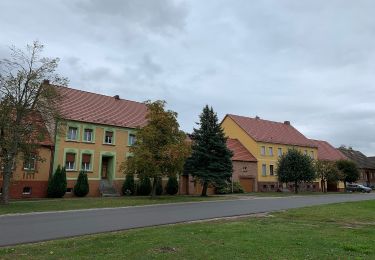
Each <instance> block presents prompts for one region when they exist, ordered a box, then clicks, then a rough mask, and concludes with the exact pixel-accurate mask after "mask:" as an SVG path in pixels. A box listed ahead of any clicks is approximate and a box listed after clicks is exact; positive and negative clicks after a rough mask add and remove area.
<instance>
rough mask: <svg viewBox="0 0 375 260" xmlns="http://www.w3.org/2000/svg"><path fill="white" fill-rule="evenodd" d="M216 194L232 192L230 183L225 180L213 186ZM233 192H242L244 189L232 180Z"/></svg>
mask: <svg viewBox="0 0 375 260" xmlns="http://www.w3.org/2000/svg"><path fill="white" fill-rule="evenodd" d="M215 193H216V194H230V193H232V183H231V182H226V183H225V184H224V185H221V186H218V187H216V188H215ZM233 193H244V189H243V188H242V186H241V184H240V183H239V182H237V181H235V182H233Z"/></svg>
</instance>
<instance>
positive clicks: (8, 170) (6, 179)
mask: <svg viewBox="0 0 375 260" xmlns="http://www.w3.org/2000/svg"><path fill="white" fill-rule="evenodd" d="M12 162H13V160H10V162H7V163H6V164H5V167H4V173H3V192H2V193H3V194H2V195H1V201H0V203H1V204H9V185H10V176H11V175H12V167H13V163H12Z"/></svg>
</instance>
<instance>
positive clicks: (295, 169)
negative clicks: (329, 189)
mask: <svg viewBox="0 0 375 260" xmlns="http://www.w3.org/2000/svg"><path fill="white" fill-rule="evenodd" d="M277 176H278V179H279V182H284V183H288V182H293V183H294V186H295V193H298V186H299V184H300V183H301V182H311V181H313V180H314V179H315V178H316V173H315V169H314V165H313V160H312V159H311V158H310V157H309V156H307V155H305V154H302V153H301V152H300V151H298V150H297V149H290V150H289V151H288V152H287V153H286V154H284V155H283V156H281V157H280V159H279V161H278V167H277Z"/></svg>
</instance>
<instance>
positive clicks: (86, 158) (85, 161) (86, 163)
mask: <svg viewBox="0 0 375 260" xmlns="http://www.w3.org/2000/svg"><path fill="white" fill-rule="evenodd" d="M82 170H84V171H90V170H91V154H82Z"/></svg>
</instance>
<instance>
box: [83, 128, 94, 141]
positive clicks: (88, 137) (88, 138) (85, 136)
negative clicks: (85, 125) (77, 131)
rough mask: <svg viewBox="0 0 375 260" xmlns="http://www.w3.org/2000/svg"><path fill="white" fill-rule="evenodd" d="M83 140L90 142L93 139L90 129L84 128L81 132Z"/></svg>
mask: <svg viewBox="0 0 375 260" xmlns="http://www.w3.org/2000/svg"><path fill="white" fill-rule="evenodd" d="M83 140H84V141H85V142H92V140H93V133H92V129H85V131H84V133H83Z"/></svg>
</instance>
